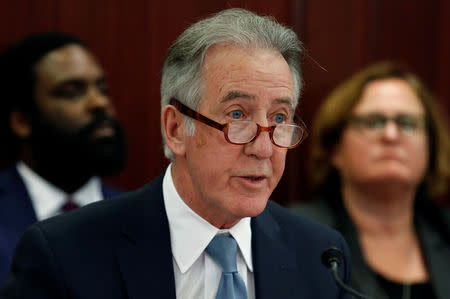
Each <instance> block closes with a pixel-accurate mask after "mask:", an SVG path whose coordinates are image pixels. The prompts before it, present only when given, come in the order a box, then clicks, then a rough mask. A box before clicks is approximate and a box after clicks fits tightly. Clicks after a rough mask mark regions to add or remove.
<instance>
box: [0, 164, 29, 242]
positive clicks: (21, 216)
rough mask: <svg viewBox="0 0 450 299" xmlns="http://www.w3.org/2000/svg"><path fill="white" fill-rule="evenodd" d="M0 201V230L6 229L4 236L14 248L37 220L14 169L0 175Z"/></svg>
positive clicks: (24, 188)
mask: <svg viewBox="0 0 450 299" xmlns="http://www.w3.org/2000/svg"><path fill="white" fill-rule="evenodd" d="M0 200H1V209H0V228H5V229H7V231H6V232H5V234H7V235H8V239H9V240H10V241H11V244H12V245H13V246H15V244H16V242H17V240H18V239H19V237H20V236H21V235H22V233H23V232H24V231H25V230H26V229H27V228H28V226H30V225H31V224H32V223H34V222H36V220H37V219H36V214H35V212H34V209H33V205H32V203H31V198H30V195H29V194H28V192H27V189H26V187H25V184H24V182H23V180H22V178H21V177H20V175H19V173H18V172H17V169H16V167H11V168H9V169H7V170H5V171H2V172H1V173H0Z"/></svg>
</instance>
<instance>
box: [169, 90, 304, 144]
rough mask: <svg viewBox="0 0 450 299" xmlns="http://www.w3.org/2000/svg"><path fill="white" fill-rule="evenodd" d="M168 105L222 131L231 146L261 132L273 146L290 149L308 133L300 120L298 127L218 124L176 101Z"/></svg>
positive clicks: (238, 123)
mask: <svg viewBox="0 0 450 299" xmlns="http://www.w3.org/2000/svg"><path fill="white" fill-rule="evenodd" d="M170 105H173V106H175V107H176V108H177V109H178V110H179V111H180V112H181V113H183V114H184V115H186V116H189V117H191V118H193V119H195V120H198V121H200V122H202V123H204V124H206V125H208V126H210V127H213V128H216V129H217V130H219V131H222V132H223V134H224V136H225V139H226V140H227V141H228V142H229V143H232V144H247V143H250V142H252V141H253V140H255V139H256V138H257V137H258V136H259V134H260V133H261V132H268V133H269V136H270V140H271V141H272V143H273V144H275V145H276V146H278V147H281V148H287V149H290V148H294V147H296V146H297V145H299V144H300V143H301V142H302V141H303V140H305V139H306V137H308V135H309V131H308V129H307V128H306V125H305V124H304V123H303V121H302V120H300V122H301V123H300V125H296V124H277V125H275V126H270V127H263V126H260V125H259V124H257V123H255V122H254V121H248V120H237V121H233V122H229V123H226V124H219V123H217V122H215V121H214V120H212V119H210V118H208V117H206V116H204V115H202V114H200V113H198V112H197V111H194V110H192V109H191V108H189V107H187V106H186V105H184V104H182V103H181V102H180V101H178V100H177V99H173V98H172V99H171V100H170Z"/></svg>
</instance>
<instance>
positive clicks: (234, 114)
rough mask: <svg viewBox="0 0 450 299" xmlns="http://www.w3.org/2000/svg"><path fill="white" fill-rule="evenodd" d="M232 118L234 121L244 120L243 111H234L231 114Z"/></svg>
mask: <svg viewBox="0 0 450 299" xmlns="http://www.w3.org/2000/svg"><path fill="white" fill-rule="evenodd" d="M230 116H231V117H232V118H233V119H241V118H242V111H241V110H233V111H231V112H230Z"/></svg>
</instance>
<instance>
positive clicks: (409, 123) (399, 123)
mask: <svg viewBox="0 0 450 299" xmlns="http://www.w3.org/2000/svg"><path fill="white" fill-rule="evenodd" d="M391 121H392V122H393V123H394V124H395V125H396V127H397V129H398V130H399V132H400V133H403V134H406V135H414V134H416V133H418V132H422V131H423V130H424V129H425V124H426V122H425V117H423V116H417V115H409V114H399V115H396V116H393V117H388V116H385V115H383V114H378V113H374V114H367V115H355V116H352V117H351V118H350V119H349V122H350V124H352V125H353V126H354V127H356V128H358V129H361V130H364V131H367V132H368V133H369V132H374V133H381V132H383V131H384V129H385V127H386V124H387V123H388V122H391Z"/></svg>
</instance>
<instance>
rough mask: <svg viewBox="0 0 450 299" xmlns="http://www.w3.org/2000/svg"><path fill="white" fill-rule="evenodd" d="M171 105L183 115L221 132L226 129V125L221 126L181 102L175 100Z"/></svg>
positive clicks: (171, 101) (171, 100)
mask: <svg viewBox="0 0 450 299" xmlns="http://www.w3.org/2000/svg"><path fill="white" fill-rule="evenodd" d="M169 104H170V105H173V106H175V107H176V108H177V109H178V110H179V111H180V112H181V113H183V114H184V115H187V116H189V117H191V118H193V119H196V120H198V121H200V122H202V123H204V124H207V125H208V126H211V127H213V128H216V129H218V130H220V131H223V129H224V128H225V125H222V124H219V123H218V122H215V121H213V120H212V119H210V118H208V117H206V116H204V115H202V114H200V113H198V112H197V111H194V110H192V109H191V108H189V107H188V106H186V105H184V104H183V103H181V102H180V101H178V100H177V99H175V98H172V99H170V103H169Z"/></svg>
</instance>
